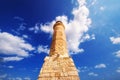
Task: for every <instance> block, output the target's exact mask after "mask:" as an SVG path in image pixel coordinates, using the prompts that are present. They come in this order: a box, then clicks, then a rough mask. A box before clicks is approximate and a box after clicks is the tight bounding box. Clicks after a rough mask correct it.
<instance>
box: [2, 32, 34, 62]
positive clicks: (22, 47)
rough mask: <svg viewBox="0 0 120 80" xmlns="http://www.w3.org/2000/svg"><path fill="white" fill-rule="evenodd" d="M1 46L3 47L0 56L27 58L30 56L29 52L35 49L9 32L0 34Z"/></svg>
mask: <svg viewBox="0 0 120 80" xmlns="http://www.w3.org/2000/svg"><path fill="white" fill-rule="evenodd" d="M0 45H2V46H0V54H4V55H16V56H21V57H27V56H29V54H28V51H31V50H33V49H34V48H33V47H32V45H30V44H29V43H26V42H25V40H23V39H22V38H20V37H18V36H14V35H12V34H10V33H7V32H2V33H0ZM16 58H17V57H16ZM11 59H13V58H11ZM20 59H21V58H19V60H20ZM5 60H8V58H5Z"/></svg>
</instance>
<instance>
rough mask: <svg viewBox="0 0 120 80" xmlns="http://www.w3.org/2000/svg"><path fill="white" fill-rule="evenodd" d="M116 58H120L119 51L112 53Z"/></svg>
mask: <svg viewBox="0 0 120 80" xmlns="http://www.w3.org/2000/svg"><path fill="white" fill-rule="evenodd" d="M114 54H115V56H116V57H117V58H120V50H118V51H117V52H115V53H114Z"/></svg>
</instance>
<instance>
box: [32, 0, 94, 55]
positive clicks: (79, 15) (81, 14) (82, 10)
mask: <svg viewBox="0 0 120 80" xmlns="http://www.w3.org/2000/svg"><path fill="white" fill-rule="evenodd" d="M78 4H79V6H78V7H76V8H73V10H72V14H73V16H74V17H73V19H70V20H68V17H67V16H65V15H63V16H57V17H56V18H55V20H53V21H51V22H48V23H46V24H41V25H40V30H41V31H43V32H45V33H50V34H52V33H53V28H52V27H53V25H54V23H55V22H56V21H58V20H60V21H62V22H63V23H64V25H65V28H66V30H65V32H66V35H67V40H68V41H67V42H68V49H69V51H70V53H72V54H74V53H80V52H83V51H84V50H83V49H81V48H79V46H80V44H81V43H82V42H84V41H83V40H86V39H88V38H89V36H86V38H84V39H83V36H84V35H85V34H86V32H87V31H88V29H89V27H90V24H91V19H90V18H88V16H89V9H88V8H87V7H86V1H85V0H78ZM30 30H31V31H32V30H33V31H34V32H35V33H36V32H38V30H39V27H38V26H37V27H36V26H35V27H34V28H31V29H30ZM94 39H95V38H94Z"/></svg>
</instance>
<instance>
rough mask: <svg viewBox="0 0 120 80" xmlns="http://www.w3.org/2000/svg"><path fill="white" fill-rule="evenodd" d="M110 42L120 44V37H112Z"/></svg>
mask: <svg viewBox="0 0 120 80" xmlns="http://www.w3.org/2000/svg"><path fill="white" fill-rule="evenodd" d="M110 40H111V42H112V43H113V44H120V37H117V38H115V37H110Z"/></svg>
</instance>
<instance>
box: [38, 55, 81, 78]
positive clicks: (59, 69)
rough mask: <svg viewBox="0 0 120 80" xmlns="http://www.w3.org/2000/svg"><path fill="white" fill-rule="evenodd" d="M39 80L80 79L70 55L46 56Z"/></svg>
mask: <svg viewBox="0 0 120 80" xmlns="http://www.w3.org/2000/svg"><path fill="white" fill-rule="evenodd" d="M38 80H80V79H79V75H78V72H77V69H76V67H75V65H74V62H73V60H72V58H70V57H61V58H60V57H46V58H45V62H44V64H43V67H42V68H41V71H40V75H39V77H38Z"/></svg>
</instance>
